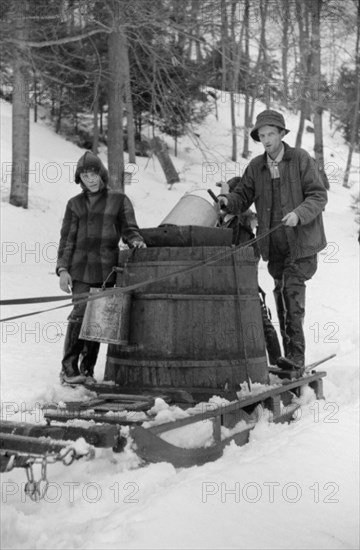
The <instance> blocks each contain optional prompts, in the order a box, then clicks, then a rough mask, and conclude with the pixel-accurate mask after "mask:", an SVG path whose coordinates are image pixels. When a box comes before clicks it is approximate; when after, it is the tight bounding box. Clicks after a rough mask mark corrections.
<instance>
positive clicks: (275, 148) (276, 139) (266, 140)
mask: <svg viewBox="0 0 360 550" xmlns="http://www.w3.org/2000/svg"><path fill="white" fill-rule="evenodd" d="M258 134H259V139H260V141H261V143H262V144H263V146H264V148H265V151H266V152H267V153H268V155H270V157H271V158H273V159H274V158H276V157H277V155H278V153H279V152H280V149H281V140H282V138H283V136H284V130H280V129H279V128H277V127H276V126H262V127H261V128H259V130H258Z"/></svg>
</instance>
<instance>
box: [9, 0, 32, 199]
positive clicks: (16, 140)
mask: <svg viewBox="0 0 360 550" xmlns="http://www.w3.org/2000/svg"><path fill="white" fill-rule="evenodd" d="M13 9H14V18H15V21H14V36H15V38H16V39H17V40H18V41H19V44H17V45H16V46H15V48H14V58H13V59H14V63H13V71H14V73H13V78H14V85H13V113H12V132H13V135H12V169H11V190H10V204H12V205H14V206H22V207H23V208H27V207H28V196H29V153H30V151H29V134H30V108H29V73H28V66H27V60H26V46H25V45H24V41H25V40H26V38H27V35H28V28H27V21H28V18H27V14H28V11H27V10H28V5H27V1H26V0H18V1H17V2H15V3H14V8H13Z"/></svg>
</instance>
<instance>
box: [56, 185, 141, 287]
mask: <svg viewBox="0 0 360 550" xmlns="http://www.w3.org/2000/svg"><path fill="white" fill-rule="evenodd" d="M120 238H122V239H123V241H124V243H125V244H128V245H129V246H130V247H131V244H132V242H134V241H135V240H140V241H142V240H143V238H142V237H141V235H140V233H139V228H138V225H137V223H136V219H135V213H134V209H133V206H132V204H131V201H130V199H129V198H128V197H127V196H126V195H124V194H122V193H118V192H113V191H111V190H109V189H107V188H106V187H105V188H104V189H103V190H102V191H100V192H99V193H96V194H95V195H93V196H89V195H88V194H87V193H86V192H84V191H83V192H82V193H80V194H79V195H77V196H76V197H73V198H72V199H70V200H69V202H68V203H67V206H66V210H65V216H64V220H63V223H62V227H61V235H60V243H59V248H58V259H57V265H56V273H57V274H59V273H58V270H59V269H60V268H62V267H64V268H66V269H67V270H68V272H69V273H70V275H71V277H72V279H73V280H76V281H83V282H86V283H90V284H93V283H102V282H104V281H105V279H106V278H107V277H108V275H109V274H110V272H111V270H112V268H113V266H116V265H117V262H118V253H119V241H120ZM114 278H115V277H113V279H114ZM109 282H112V281H111V280H110V279H109Z"/></svg>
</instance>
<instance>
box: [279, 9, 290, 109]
mask: <svg viewBox="0 0 360 550" xmlns="http://www.w3.org/2000/svg"><path fill="white" fill-rule="evenodd" d="M282 16H283V18H282V21H283V28H282V46H281V47H282V50H281V62H282V77H283V87H284V100H285V106H286V107H287V106H288V94H289V90H288V88H289V86H288V53H289V21H290V7H289V4H288V0H282Z"/></svg>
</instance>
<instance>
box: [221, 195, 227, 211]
mask: <svg viewBox="0 0 360 550" xmlns="http://www.w3.org/2000/svg"><path fill="white" fill-rule="evenodd" d="M218 201H219V205H220V208H224V209H225V210H226V207H227V205H228V203H229V201H228V199H227V197H222V196H221V195H220V196H219V197H218Z"/></svg>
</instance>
